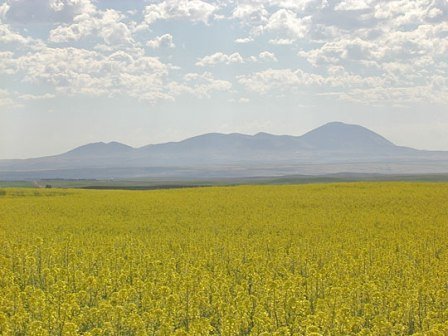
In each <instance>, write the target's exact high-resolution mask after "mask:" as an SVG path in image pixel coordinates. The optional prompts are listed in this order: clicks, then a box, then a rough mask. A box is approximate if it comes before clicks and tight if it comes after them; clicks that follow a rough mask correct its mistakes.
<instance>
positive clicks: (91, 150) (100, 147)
mask: <svg viewBox="0 0 448 336" xmlns="http://www.w3.org/2000/svg"><path fill="white" fill-rule="evenodd" d="M132 150H133V148H132V147H131V146H128V145H125V144H122V143H120V142H117V141H111V142H107V143H106V142H102V141H101V142H93V143H89V144H87V145H83V146H79V147H76V148H75V149H72V150H71V151H69V152H67V153H65V154H64V155H69V156H76V155H95V156H97V155H98V156H102V155H107V156H109V155H113V154H122V153H125V152H129V151H132Z"/></svg>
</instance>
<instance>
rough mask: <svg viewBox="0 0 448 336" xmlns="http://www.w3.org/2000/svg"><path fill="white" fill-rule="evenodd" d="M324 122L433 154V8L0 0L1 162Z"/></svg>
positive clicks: (281, 0)
mask: <svg viewBox="0 0 448 336" xmlns="http://www.w3.org/2000/svg"><path fill="white" fill-rule="evenodd" d="M331 121H343V122H347V123H352V124H360V125H363V126H365V127H368V128H370V129H372V130H374V131H376V132H378V133H380V134H382V135H383V136H385V137H387V138H388V139H389V140H391V141H393V142H394V143H396V144H398V145H403V146H410V147H414V148H419V149H434V150H448V1H447V0H387V1H384V0H240V1H224V0H214V1H202V0H166V1H143V0H142V1H137V0H129V1H119V0H96V1H95V0H0V159H6V158H27V157H38V156H43V155H52V154H58V153H62V152H65V151H67V150H70V149H72V148H74V147H76V146H80V145H83V144H86V143H91V142H97V141H104V142H108V141H119V142H123V143H126V144H128V145H131V146H135V147H139V146H143V145H147V144H151V143H160V142H167V141H178V140H182V139H184V138H187V137H190V136H194V135H199V134H203V133H208V132H222V133H233V132H239V133H246V134H255V133H258V132H261V131H263V132H269V133H273V134H290V135H301V134H303V133H305V132H307V131H309V130H311V129H313V128H315V127H318V126H320V125H322V124H324V123H327V122H331Z"/></svg>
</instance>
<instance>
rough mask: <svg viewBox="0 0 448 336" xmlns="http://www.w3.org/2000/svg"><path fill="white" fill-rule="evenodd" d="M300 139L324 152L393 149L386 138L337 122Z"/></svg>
mask: <svg viewBox="0 0 448 336" xmlns="http://www.w3.org/2000/svg"><path fill="white" fill-rule="evenodd" d="M301 139H302V140H303V141H304V142H306V143H307V144H308V145H310V146H311V147H316V148H320V149H325V150H348V151H365V150H369V151H371V150H377V149H378V150H379V149H385V148H394V147H395V145H394V144H393V143H392V142H390V141H389V140H387V139H386V138H384V137H382V136H381V135H379V134H377V133H375V132H373V131H371V130H369V129H367V128H365V127H363V126H359V125H352V124H346V123H343V122H339V121H335V122H330V123H327V124H325V125H322V126H320V127H318V128H316V129H313V130H312V131H309V132H308V133H306V134H304V135H302V136H301Z"/></svg>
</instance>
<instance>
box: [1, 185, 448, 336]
mask: <svg viewBox="0 0 448 336" xmlns="http://www.w3.org/2000/svg"><path fill="white" fill-rule="evenodd" d="M447 248H448V184H430V183H427V184H418V183H347V184H327V185H324V184H322V185H302V186H240V187H212V188H195V189H180V190H157V191H94V190H91V191H86V190H62V189H59V190H58V189H51V190H43V189H40V190H37V189H35V190H33V189H5V190H3V192H1V193H0V334H1V335H314V336H316V335H448V249H447Z"/></svg>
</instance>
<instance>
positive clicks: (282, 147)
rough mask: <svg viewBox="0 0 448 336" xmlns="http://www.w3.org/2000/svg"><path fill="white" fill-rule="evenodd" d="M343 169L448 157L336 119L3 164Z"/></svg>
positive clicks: (2, 165)
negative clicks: (297, 129) (305, 127)
mask: <svg viewBox="0 0 448 336" xmlns="http://www.w3.org/2000/svg"><path fill="white" fill-rule="evenodd" d="M341 172H352V173H381V174H384V173H392V174H397V173H413V174H415V173H446V172H448V152H440V151H439V152H437V151H422V150H416V149H412V148H408V147H402V146H397V145H395V144H393V143H392V142H390V141H389V140H387V139H386V138H384V137H382V136H381V135H379V134H377V133H375V132H373V131H371V130H369V129H367V128H365V127H362V126H359V125H349V124H345V123H341V122H332V123H328V124H325V125H323V126H321V127H318V128H316V129H314V130H312V131H310V132H308V133H306V134H304V135H301V136H290V135H273V134H269V133H258V134H255V135H246V134H240V133H232V134H220V133H209V134H204V135H200V136H196V137H192V138H188V139H186V140H183V141H179V142H169V143H162V144H155V145H147V146H144V147H140V148H133V147H131V146H128V145H125V144H122V143H119V142H109V143H104V142H97V143H91V144H87V145H84V146H80V147H77V148H75V149H73V150H71V151H68V152H66V153H63V154H60V155H54V156H47V157H41V158H32V159H22V160H0V180H11V179H42V178H77V179H85V178H96V179H106V178H133V177H156V178H185V179H188V178H202V177H209V178H210V177H213V178H226V177H251V176H279V175H287V174H309V175H317V174H332V173H341Z"/></svg>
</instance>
